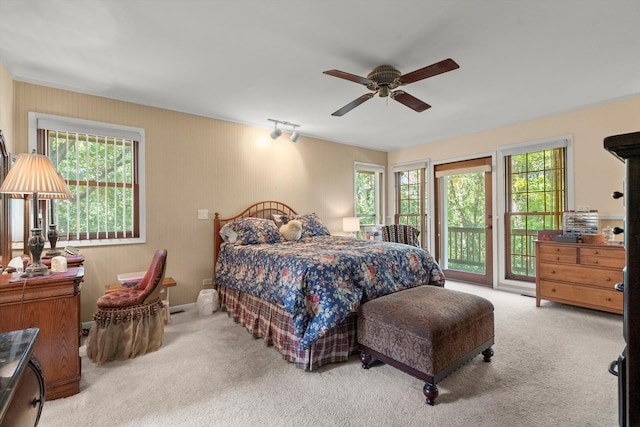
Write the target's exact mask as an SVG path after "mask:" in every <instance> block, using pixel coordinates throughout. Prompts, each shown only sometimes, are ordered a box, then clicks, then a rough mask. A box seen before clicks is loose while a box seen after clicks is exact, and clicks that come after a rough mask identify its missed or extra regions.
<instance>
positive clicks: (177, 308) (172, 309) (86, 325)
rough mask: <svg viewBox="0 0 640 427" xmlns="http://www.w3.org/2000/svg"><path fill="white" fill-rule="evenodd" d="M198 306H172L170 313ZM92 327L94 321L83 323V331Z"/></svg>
mask: <svg viewBox="0 0 640 427" xmlns="http://www.w3.org/2000/svg"><path fill="white" fill-rule="evenodd" d="M195 306H196V303H195V302H192V303H189V304H181V305H176V306H170V307H169V312H170V313H171V314H174V313H181V312H183V311H187V310H190V309H192V308H194V307H195ZM91 326H93V320H92V321H90V322H82V329H83V330H85V329H86V330H89V329H91Z"/></svg>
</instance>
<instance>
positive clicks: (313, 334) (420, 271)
mask: <svg viewBox="0 0 640 427" xmlns="http://www.w3.org/2000/svg"><path fill="white" fill-rule="evenodd" d="M292 219H297V220H299V221H301V222H302V225H303V228H302V236H301V238H300V239H299V240H293V241H286V240H284V239H283V238H282V236H281V235H280V233H279V232H278V226H279V224H276V222H278V221H284V222H286V221H287V220H292ZM214 263H215V285H216V288H217V289H218V292H219V297H220V305H221V307H222V309H223V310H226V311H227V313H228V315H229V316H230V317H232V318H233V320H234V321H236V322H238V323H240V324H242V325H243V326H245V328H246V329H247V330H248V331H249V332H250V333H252V334H253V336H254V337H256V338H262V339H264V341H265V343H266V344H267V345H273V346H274V347H276V348H277V349H278V351H279V352H280V353H281V355H282V357H283V358H284V359H285V360H287V361H289V362H292V363H295V365H296V366H297V367H298V368H301V369H304V370H308V371H312V370H315V369H317V368H319V367H320V366H323V365H325V364H328V363H333V362H341V361H346V360H347V359H348V357H349V356H350V355H351V354H353V353H355V352H356V350H357V337H356V327H357V324H356V322H357V312H358V308H359V306H360V305H361V304H363V303H365V302H366V301H368V300H370V299H373V298H378V297H380V296H383V295H386V294H389V293H393V292H397V291H400V290H403V289H407V288H411V287H415V286H422V285H436V286H444V280H445V279H444V275H443V273H442V270H441V269H440V267H439V266H438V264H437V263H436V262H435V260H434V259H433V257H432V256H431V254H429V252H427V251H425V250H423V249H421V248H416V247H413V246H409V245H403V244H400V243H390V242H380V241H369V240H363V239H354V238H351V237H345V236H332V235H331V234H330V233H329V231H328V229H327V228H326V227H325V226H324V224H322V222H321V221H320V219H319V218H318V217H317V216H316V215H315V214H302V215H299V214H297V213H296V212H295V211H294V210H293V209H291V208H290V207H289V206H287V205H286V204H284V203H281V202H277V201H264V202H258V203H255V204H253V205H251V206H250V207H248V208H247V209H245V210H243V211H242V212H241V213H240V214H238V215H235V216H232V217H229V218H224V219H223V218H220V216H219V214H218V213H216V214H215V217H214Z"/></svg>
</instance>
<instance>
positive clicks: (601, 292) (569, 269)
mask: <svg viewBox="0 0 640 427" xmlns="http://www.w3.org/2000/svg"><path fill="white" fill-rule="evenodd" d="M535 244H536V306H538V307H540V300H543V299H544V300H549V301H556V302H561V303H564V304H571V305H577V306H580V307H586V308H593V309H596V310H602V311H608V312H611V313H617V314H622V305H623V304H622V300H623V296H622V293H620V292H617V291H616V290H615V288H614V286H615V284H616V283H619V282H622V269H623V268H624V266H625V252H624V248H623V247H621V246H608V245H591V244H584V243H559V242H546V241H536V242H535Z"/></svg>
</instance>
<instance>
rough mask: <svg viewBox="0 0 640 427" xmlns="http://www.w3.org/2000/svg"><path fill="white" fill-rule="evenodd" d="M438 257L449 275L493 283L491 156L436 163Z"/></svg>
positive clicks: (472, 281)
mask: <svg viewBox="0 0 640 427" xmlns="http://www.w3.org/2000/svg"><path fill="white" fill-rule="evenodd" d="M434 171H435V178H436V185H435V190H436V195H435V203H436V212H435V213H436V218H435V219H436V230H437V231H436V239H437V241H436V259H438V261H439V263H440V266H441V267H442V268H443V270H444V273H445V275H446V276H447V278H450V279H454V280H462V281H465V282H471V283H477V284H482V285H487V286H492V285H493V258H492V254H493V239H492V237H493V230H492V229H493V226H492V224H493V212H492V194H491V157H484V158H481V159H474V160H465V161H461V162H453V163H446V164H441V165H436V166H435V168H434Z"/></svg>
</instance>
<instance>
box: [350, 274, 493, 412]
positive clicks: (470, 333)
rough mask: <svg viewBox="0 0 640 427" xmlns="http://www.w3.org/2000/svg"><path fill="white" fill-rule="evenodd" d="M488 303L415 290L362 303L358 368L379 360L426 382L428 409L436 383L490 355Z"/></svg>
mask: <svg viewBox="0 0 640 427" xmlns="http://www.w3.org/2000/svg"><path fill="white" fill-rule="evenodd" d="M493 340H494V328H493V304H491V302H490V301H488V300H487V299H485V298H482V297H479V296H476V295H471V294H467V293H464V292H459V291H454V290H450V289H444V288H439V287H435V286H419V287H416V288H411V289H406V290H403V291H400V292H397V293H394V294H390V295H385V296H383V297H380V298H376V299H373V300H370V301H368V302H366V303H364V304H363V305H362V306H361V307H360V310H359V312H358V349H359V350H360V361H361V362H362V367H363V368H365V369H369V367H370V366H371V364H372V363H373V362H374V361H375V360H380V361H382V362H385V363H387V364H389V365H391V366H394V367H396V368H398V369H401V370H402V371H404V372H406V373H408V374H410V375H413V376H414V377H416V378H418V379H421V380H423V381H425V385H424V388H423V392H424V395H425V396H426V398H427V403H428V404H429V405H434V404H435V399H436V397H438V387H437V386H436V383H438V382H439V381H441V380H442V379H443V378H444V377H446V376H447V375H449V374H450V373H451V372H453V371H454V370H456V369H457V368H458V367H460V366H461V365H463V364H465V363H466V362H468V361H469V360H471V359H472V358H473V357H474V356H476V355H477V354H479V353H482V354H483V356H484V361H485V362H490V361H491V357H492V356H493V349H492V348H491V346H492V345H493V342H494V341H493Z"/></svg>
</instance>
